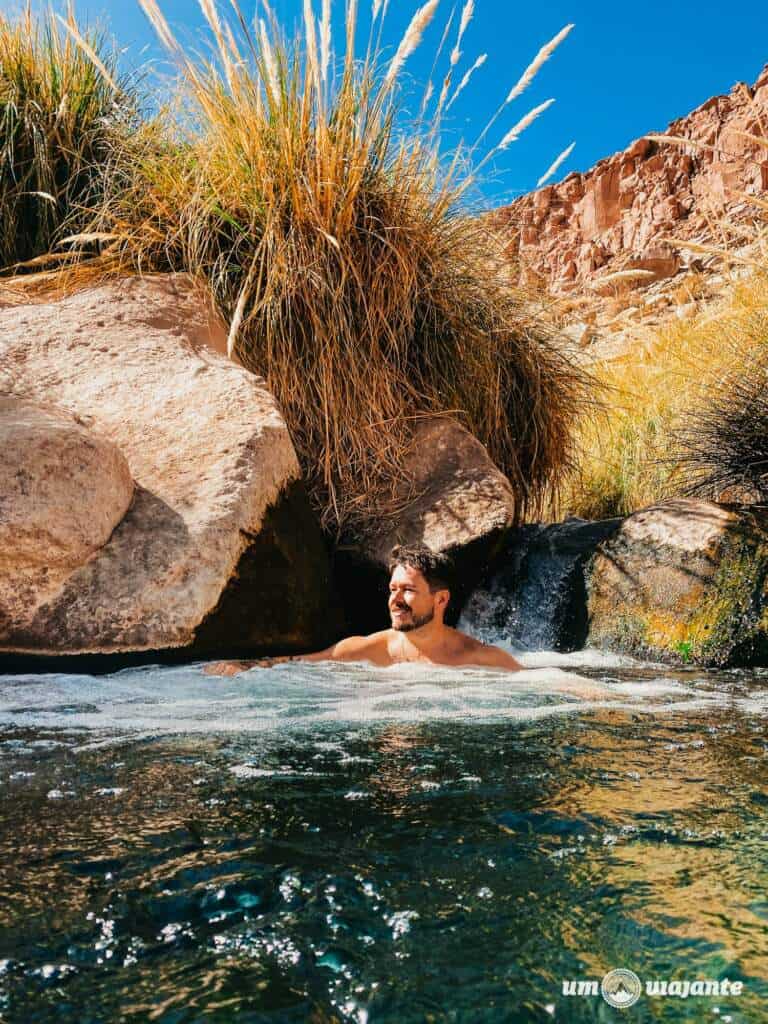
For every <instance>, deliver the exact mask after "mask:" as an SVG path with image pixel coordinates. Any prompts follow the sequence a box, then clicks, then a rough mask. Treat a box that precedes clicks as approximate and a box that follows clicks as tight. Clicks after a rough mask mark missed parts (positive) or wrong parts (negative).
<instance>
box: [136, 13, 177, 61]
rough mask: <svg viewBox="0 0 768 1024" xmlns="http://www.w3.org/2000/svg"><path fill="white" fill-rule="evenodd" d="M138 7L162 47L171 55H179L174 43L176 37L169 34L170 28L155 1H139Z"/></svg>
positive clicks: (171, 33)
mask: <svg viewBox="0 0 768 1024" xmlns="http://www.w3.org/2000/svg"><path fill="white" fill-rule="evenodd" d="M139 6H140V7H141V9H142V11H144V13H145V14H146V16H147V19H148V20H149V23H150V25H151V26H152V28H153V29H154V30H155V32H156V33H157V35H158V37H159V39H160V42H161V43H162V44H163V46H164V47H165V48H166V49H167V50H170V51H171V52H172V53H175V54H177V55H178V54H180V53H181V49H180V47H179V44H178V43H177V42H176V37H175V36H174V34H173V32H171V29H170V26H169V24H168V22H167V21H166V20H165V16H164V15H163V12H162V11H161V10H160V8H159V7H158V6H157V0H139Z"/></svg>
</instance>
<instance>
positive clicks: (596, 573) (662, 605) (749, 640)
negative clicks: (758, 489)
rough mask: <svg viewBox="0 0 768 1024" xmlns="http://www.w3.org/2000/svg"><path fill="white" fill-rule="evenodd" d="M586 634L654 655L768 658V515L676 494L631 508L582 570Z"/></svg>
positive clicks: (714, 661)
mask: <svg viewBox="0 0 768 1024" xmlns="http://www.w3.org/2000/svg"><path fill="white" fill-rule="evenodd" d="M588 591H589V623H590V626H589V642H590V643H591V644H593V645H595V646H598V647H608V648H611V649H614V650H621V651H625V652H627V653H630V654H638V655H640V656H643V657H651V658H654V659H657V660H663V661H669V662H673V663H674V662H677V663H682V664H686V663H696V664H701V665H711V666H732V665H742V664H756V663H765V662H766V658H768V516H767V515H766V513H765V512H764V511H762V510H759V509H756V508H754V507H750V506H724V505H716V504H713V503H711V502H705V501H693V500H686V499H678V500H675V501H670V502H667V503H665V504H662V505H658V506H655V507H653V508H648V509H644V510H643V511H641V512H636V513H635V514H634V515H632V516H630V517H629V518H628V519H626V520H625V521H624V523H623V524H622V526H621V528H620V529H619V530H618V531H617V532H616V533H615V534H614V535H613V536H612V537H611V538H610V539H608V540H607V541H605V542H604V543H603V544H601V545H600V547H599V548H598V551H597V554H596V555H595V557H594V559H593V560H592V563H591V566H590V568H589V570H588Z"/></svg>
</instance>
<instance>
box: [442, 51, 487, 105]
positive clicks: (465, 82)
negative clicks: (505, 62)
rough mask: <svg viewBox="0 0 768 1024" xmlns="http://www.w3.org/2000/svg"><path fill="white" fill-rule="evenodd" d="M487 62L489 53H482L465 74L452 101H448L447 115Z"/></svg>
mask: <svg viewBox="0 0 768 1024" xmlns="http://www.w3.org/2000/svg"><path fill="white" fill-rule="evenodd" d="M486 60H488V54H487V53H481V54H480V56H479V57H478V58H477V60H476V61H475V63H474V64H473V65H472V67H471V68H470V69H469V71H467V72H466V73H465V75H464V77H463V78H462V80H461V81H460V82H459V84H458V85H457V86H456V89H455V91H454V93H453V96H451V98H450V100H448V103H447V104H446V107H445V112H446V113H448V111H449V110H450V109H451V107H452V106H453V104H454V103H455V102H456V100H457V98H458V97H459V95H460V93H462V92H463V91H464V89H465V88H466V86H467V85H468V83H469V80H470V78H471V77H472V75H474V73H475V72H476V71H477V69H478V68H481V67H482V66H483V64H485V62H486Z"/></svg>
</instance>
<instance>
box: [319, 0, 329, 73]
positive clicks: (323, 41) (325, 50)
mask: <svg viewBox="0 0 768 1024" xmlns="http://www.w3.org/2000/svg"><path fill="white" fill-rule="evenodd" d="M330 66H331V0H323V13H322V17H321V19H320V72H321V75H322V79H323V83H324V84H326V83H327V82H328V70H329V68H330Z"/></svg>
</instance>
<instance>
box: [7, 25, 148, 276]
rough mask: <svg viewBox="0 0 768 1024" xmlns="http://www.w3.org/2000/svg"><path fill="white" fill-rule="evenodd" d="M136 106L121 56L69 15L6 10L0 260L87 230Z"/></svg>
mask: <svg viewBox="0 0 768 1024" xmlns="http://www.w3.org/2000/svg"><path fill="white" fill-rule="evenodd" d="M136 111H137V101H136V98H135V96H134V95H133V94H132V88H131V87H130V86H129V85H128V83H127V82H120V81H118V77H117V71H116V59H115V56H114V55H113V54H111V53H109V52H108V51H107V49H106V47H105V44H104V41H103V40H102V39H101V37H99V36H98V35H95V34H93V33H88V32H81V31H80V30H79V29H78V28H77V26H76V24H75V22H74V19H73V18H72V16H71V14H70V16H69V17H68V18H67V19H66V20H64V19H60V18H59V19H58V20H57V18H56V16H54V15H53V14H51V15H50V16H49V17H48V18H46V19H40V20H37V19H35V18H33V16H32V13H31V10H30V8H29V7H28V8H27V10H26V12H25V13H24V14H23V15H21V17H19V18H18V19H16V20H13V19H10V18H7V17H6V16H5V15H2V14H0V267H4V268H8V267H9V266H17V265H19V264H23V263H28V262H29V261H30V260H34V259H36V258H38V257H41V256H43V255H45V254H47V253H48V252H49V250H50V249H51V247H52V246H54V245H55V244H57V242H59V241H60V240H61V239H62V238H63V237H64V236H65V235H75V234H77V233H78V232H79V231H81V230H82V228H83V226H84V225H85V223H86V221H87V219H88V213H87V207H88V206H89V205H90V204H92V203H94V204H97V203H99V202H100V195H101V190H102V187H103V177H104V173H105V169H106V168H107V167H108V166H110V165H111V164H112V163H114V162H115V161H117V160H118V159H119V156H120V152H121V150H122V140H124V139H125V138H126V137H127V136H128V135H129V134H130V133H131V132H132V131H133V128H134V125H135V121H136V117H137V114H136Z"/></svg>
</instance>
